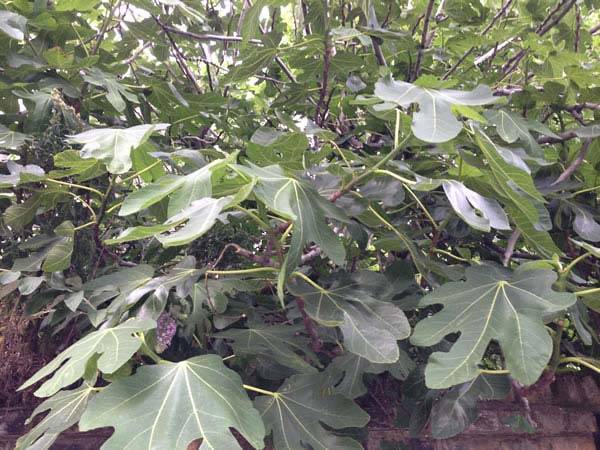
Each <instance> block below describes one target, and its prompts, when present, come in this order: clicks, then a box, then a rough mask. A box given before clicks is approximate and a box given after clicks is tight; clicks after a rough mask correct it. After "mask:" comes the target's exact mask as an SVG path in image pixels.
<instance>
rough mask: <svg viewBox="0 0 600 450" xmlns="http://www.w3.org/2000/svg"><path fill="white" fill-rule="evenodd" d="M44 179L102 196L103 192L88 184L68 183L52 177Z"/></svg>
mask: <svg viewBox="0 0 600 450" xmlns="http://www.w3.org/2000/svg"><path fill="white" fill-rule="evenodd" d="M44 181H46V182H49V183H55V184H60V185H62V186H69V187H71V188H73V189H83V190H84V191H90V192H93V193H94V194H96V195H99V196H100V197H104V194H103V193H102V192H100V191H99V190H98V189H94V188H92V187H89V186H83V185H81V184H75V183H69V182H67V181H60V180H54V179H52V178H47V179H45V180H44Z"/></svg>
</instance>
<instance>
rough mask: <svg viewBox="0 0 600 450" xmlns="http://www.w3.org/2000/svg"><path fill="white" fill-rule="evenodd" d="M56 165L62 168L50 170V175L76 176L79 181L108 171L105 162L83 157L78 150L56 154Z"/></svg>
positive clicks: (53, 176) (55, 176)
mask: <svg viewBox="0 0 600 450" xmlns="http://www.w3.org/2000/svg"><path fill="white" fill-rule="evenodd" d="M54 167H57V168H59V169H60V170H51V171H50V173H49V174H48V175H49V176H50V178H53V179H60V178H65V177H72V176H76V179H77V180H78V181H87V180H91V179H94V178H97V177H99V176H100V175H103V174H105V173H106V168H105V167H104V164H102V163H101V162H100V161H98V160H96V159H93V158H90V159H84V158H82V157H81V156H79V152H78V151H77V150H65V151H64V152H60V153H57V154H56V155H54Z"/></svg>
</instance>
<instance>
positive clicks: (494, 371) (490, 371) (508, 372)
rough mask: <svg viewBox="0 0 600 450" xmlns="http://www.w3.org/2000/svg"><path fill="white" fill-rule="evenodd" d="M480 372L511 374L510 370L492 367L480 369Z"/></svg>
mask: <svg viewBox="0 0 600 450" xmlns="http://www.w3.org/2000/svg"><path fill="white" fill-rule="evenodd" d="M479 373H480V374H486V375H508V374H510V370H506V369H501V370H491V369H479Z"/></svg>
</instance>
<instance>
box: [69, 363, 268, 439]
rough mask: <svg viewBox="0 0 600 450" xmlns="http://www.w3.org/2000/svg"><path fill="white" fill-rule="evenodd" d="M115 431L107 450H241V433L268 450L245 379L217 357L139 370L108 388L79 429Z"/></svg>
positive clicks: (88, 408) (89, 409)
mask: <svg viewBox="0 0 600 450" xmlns="http://www.w3.org/2000/svg"><path fill="white" fill-rule="evenodd" d="M101 427H113V428H114V430H115V432H114V433H113V435H112V436H111V437H110V438H109V439H108V441H106V442H105V443H104V445H103V446H102V449H103V450H111V449H114V450H121V449H124V448H128V449H131V450H138V449H140V450H141V449H150V448H152V449H173V450H180V449H181V450H185V449H186V448H187V445H188V444H189V443H191V442H192V441H194V440H196V439H202V445H201V446H200V448H201V449H202V450H205V449H206V450H208V449H215V450H216V449H232V450H233V449H241V447H240V445H239V444H238V442H237V441H236V439H235V438H234V437H233V435H232V434H231V432H230V430H229V429H230V428H234V429H235V430H237V431H238V432H239V433H240V434H241V435H242V436H243V437H244V438H245V439H246V440H247V441H248V442H249V443H250V444H251V445H252V446H253V447H254V448H258V449H262V448H263V447H264V444H263V438H264V434H265V430H264V426H263V423H262V421H261V418H260V416H259V414H258V412H257V411H256V410H255V409H254V408H253V407H252V403H250V400H249V399H248V397H247V395H246V393H245V392H244V390H243V389H242V380H241V379H240V376H239V375H238V374H237V373H235V372H233V371H232V370H230V369H228V368H227V367H225V365H224V364H223V362H222V360H221V358H220V357H219V356H218V355H203V356H197V357H195V358H191V359H188V360H186V361H181V362H179V363H171V362H166V361H165V362H164V363H162V364H157V365H153V366H143V367H140V368H139V369H138V370H137V372H136V373H135V375H133V376H130V377H126V378H122V379H119V380H117V381H115V382H113V383H112V384H111V385H110V386H108V387H106V388H104V389H103V390H102V392H100V393H99V394H98V395H96V396H95V397H94V398H93V399H92V401H91V402H90V403H89V406H88V407H87V409H86V411H85V413H84V414H83V417H82V418H81V420H80V421H79V428H80V430H82V431H88V430H91V429H95V428H101Z"/></svg>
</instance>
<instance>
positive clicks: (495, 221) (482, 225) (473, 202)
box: [442, 180, 510, 232]
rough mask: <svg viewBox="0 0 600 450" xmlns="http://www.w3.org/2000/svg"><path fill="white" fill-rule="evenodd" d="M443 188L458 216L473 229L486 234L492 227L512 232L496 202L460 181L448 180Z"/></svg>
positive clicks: (443, 184) (504, 214)
mask: <svg viewBox="0 0 600 450" xmlns="http://www.w3.org/2000/svg"><path fill="white" fill-rule="evenodd" d="M442 187H443V188H444V192H445V193H446V196H447V197H448V200H449V201H450V204H451V205H452V208H453V209H454V211H455V212H456V214H458V215H459V216H460V218H461V219H463V220H464V221H465V222H467V223H468V224H469V225H471V226H472V227H473V228H475V229H477V230H481V231H486V232H489V231H490V229H491V228H492V227H493V228H496V229H497V230H510V225H509V224H508V217H506V213H505V212H504V211H503V210H502V207H501V206H500V205H499V204H498V202H497V201H496V200H494V199H491V198H487V197H484V196H482V195H480V194H478V193H477V192H475V191H472V190H471V189H469V188H467V187H466V186H465V185H464V184H462V183H461V182H460V181H455V180H446V181H444V182H443V183H442Z"/></svg>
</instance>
